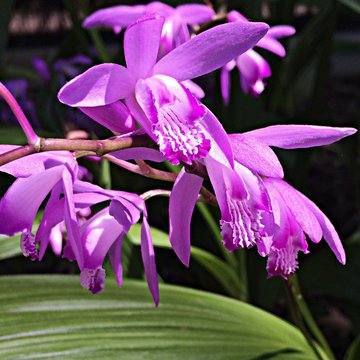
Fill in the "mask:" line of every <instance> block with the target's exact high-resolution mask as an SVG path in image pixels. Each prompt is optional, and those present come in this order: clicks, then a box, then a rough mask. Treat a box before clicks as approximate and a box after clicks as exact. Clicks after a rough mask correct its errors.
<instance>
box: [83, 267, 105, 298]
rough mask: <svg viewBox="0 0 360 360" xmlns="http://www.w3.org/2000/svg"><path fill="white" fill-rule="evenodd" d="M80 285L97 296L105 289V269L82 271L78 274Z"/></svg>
mask: <svg viewBox="0 0 360 360" xmlns="http://www.w3.org/2000/svg"><path fill="white" fill-rule="evenodd" d="M80 284H81V286H82V287H83V288H85V289H88V290H90V291H91V292H92V293H93V294H99V293H101V292H102V291H103V290H104V287H105V269H103V268H97V269H83V270H82V271H81V273H80Z"/></svg>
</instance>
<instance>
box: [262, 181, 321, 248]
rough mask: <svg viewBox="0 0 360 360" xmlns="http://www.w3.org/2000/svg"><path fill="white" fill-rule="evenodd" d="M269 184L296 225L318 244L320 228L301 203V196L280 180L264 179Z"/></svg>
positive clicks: (316, 220) (311, 213)
mask: <svg viewBox="0 0 360 360" xmlns="http://www.w3.org/2000/svg"><path fill="white" fill-rule="evenodd" d="M269 182H270V183H271V184H272V186H273V187H274V188H275V189H276V190H277V191H278V193H279V194H281V197H282V199H283V200H284V202H285V204H286V205H287V207H288V208H289V209H290V211H291V213H292V214H293V216H294V217H295V219H296V221H297V223H298V224H299V225H300V226H301V228H302V229H303V230H304V231H305V232H306V234H307V235H308V236H309V238H310V239H311V240H312V241H313V242H316V243H318V242H319V241H320V240H321V238H322V235H323V233H322V228H321V226H320V224H319V221H318V219H317V218H316V216H315V215H314V214H313V212H312V210H311V209H310V208H309V207H308V206H307V204H306V203H305V202H304V201H303V198H302V196H300V195H299V192H298V191H296V190H295V189H294V188H293V187H291V186H290V185H289V184H287V183H286V182H285V181H282V180H277V179H276V180H275V179H266V180H265V183H269Z"/></svg>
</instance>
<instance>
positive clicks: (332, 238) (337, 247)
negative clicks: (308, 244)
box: [299, 193, 346, 265]
mask: <svg viewBox="0 0 360 360" xmlns="http://www.w3.org/2000/svg"><path fill="white" fill-rule="evenodd" d="M299 195H300V196H302V198H303V200H304V201H305V203H306V205H307V206H308V207H309V208H310V209H311V211H312V212H313V213H314V215H315V216H316V218H317V219H318V221H319V223H320V226H321V228H322V231H323V237H324V239H325V241H326V242H327V243H328V245H329V247H330V249H331V250H332V252H333V253H334V254H335V256H336V258H337V259H338V261H339V262H340V263H341V264H343V265H345V263H346V254H345V250H344V247H343V245H342V243H341V240H340V238H339V235H338V233H337V232H336V230H335V228H334V225H333V224H332V223H331V222H330V220H329V219H328V217H327V216H326V215H325V214H324V213H323V212H322V211H321V210H320V209H319V208H318V207H317V206H316V205H315V204H314V203H313V202H312V201H311V200H310V199H308V198H307V197H306V196H304V195H303V194H300V193H299Z"/></svg>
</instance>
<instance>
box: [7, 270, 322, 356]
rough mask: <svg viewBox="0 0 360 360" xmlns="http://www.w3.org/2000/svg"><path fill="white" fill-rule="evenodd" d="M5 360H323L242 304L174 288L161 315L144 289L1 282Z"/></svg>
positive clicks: (59, 279)
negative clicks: (99, 291) (100, 289)
mask: <svg viewBox="0 0 360 360" xmlns="http://www.w3.org/2000/svg"><path fill="white" fill-rule="evenodd" d="M0 287H1V289H2V291H1V294H0V309H1V312H0V357H1V358H2V359H25V358H26V359H39V358H58V359H64V358H66V359H127V360H128V359H140V358H141V359H157V360H158V359H167V360H168V359H172V360H174V359H213V360H220V359H224V360H225V359H226V360H231V359H270V358H276V359H277V360H278V359H286V360H295V359H296V360H300V359H304V360H311V359H316V357H315V355H314V354H313V353H312V350H311V349H310V347H309V346H308V345H307V343H306V340H305V339H304V337H303V336H302V334H301V333H300V332H299V330H298V329H296V328H295V327H293V326H292V325H290V324H288V323H286V322H284V321H283V320H281V319H279V318H277V317H275V316H273V315H271V314H269V313H266V312H264V311H262V310H260V309H257V308H255V307H252V306H250V305H248V304H245V303H242V302H240V301H236V300H232V299H229V298H225V297H222V296H218V295H214V294H208V293H205V292H201V291H196V290H190V289H186V288H180V287H175V286H169V285H161V286H160V297H161V302H160V306H159V308H155V306H154V304H153V303H152V301H151V299H150V295H149V292H148V289H147V287H146V285H145V283H143V282H135V281H127V282H126V283H125V284H124V287H123V289H119V288H118V287H117V285H116V284H115V281H113V280H112V279H109V280H108V281H107V283H106V289H105V292H104V293H103V294H101V295H97V296H93V295H91V294H89V293H88V292H86V291H85V290H84V289H82V288H81V287H80V285H79V279H78V277H76V276H5V277H1V278H0Z"/></svg>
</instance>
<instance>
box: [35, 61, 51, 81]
mask: <svg viewBox="0 0 360 360" xmlns="http://www.w3.org/2000/svg"><path fill="white" fill-rule="evenodd" d="M32 65H33V67H34V68H35V70H36V72H37V73H38V74H39V75H40V77H41V78H42V79H43V80H44V81H50V78H51V75H50V71H49V67H48V65H47V63H46V61H45V60H44V59H42V58H40V57H38V56H34V57H33V58H32Z"/></svg>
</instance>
